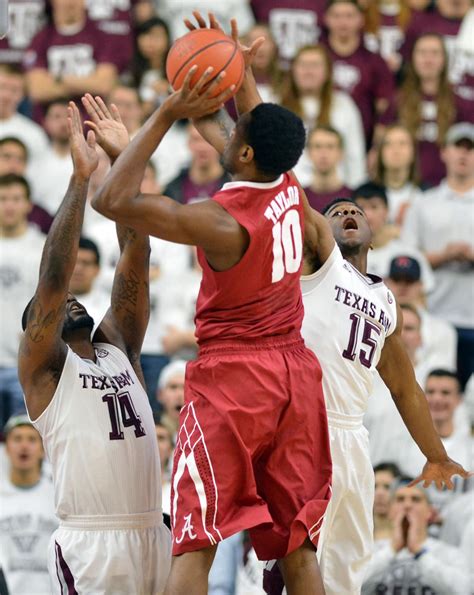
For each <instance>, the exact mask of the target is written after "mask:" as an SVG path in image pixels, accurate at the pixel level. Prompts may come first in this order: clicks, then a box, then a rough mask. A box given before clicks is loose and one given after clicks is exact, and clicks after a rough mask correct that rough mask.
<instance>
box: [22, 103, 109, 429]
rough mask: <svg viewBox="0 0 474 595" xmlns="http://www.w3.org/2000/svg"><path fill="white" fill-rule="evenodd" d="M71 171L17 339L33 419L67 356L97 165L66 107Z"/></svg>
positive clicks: (90, 140) (75, 113) (72, 110)
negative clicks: (72, 294)
mask: <svg viewBox="0 0 474 595" xmlns="http://www.w3.org/2000/svg"><path fill="white" fill-rule="evenodd" d="M69 136H70V141H71V154H72V158H73V162H74V173H73V175H72V177H71V181H70V183H69V188H68V190H67V192H66V195H65V197H64V199H63V202H62V203H61V206H60V207H59V210H58V212H57V214H56V217H55V218H54V222H53V225H52V226H51V229H50V231H49V234H48V237H47V239H46V243H45V245H44V249H43V256H42V259H41V266H40V272H39V281H38V286H37V289H36V293H35V295H34V296H33V299H32V301H31V306H30V308H29V313H28V316H27V321H26V330H25V333H24V335H23V337H22V340H21V343H20V350H19V356H18V373H19V378H20V382H21V384H22V387H23V390H24V393H25V398H26V402H27V405H28V410H29V412H30V415H31V416H32V418H37V417H38V416H39V415H40V414H41V413H42V412H43V411H44V409H45V408H46V407H47V405H48V403H49V401H50V400H51V398H52V396H53V394H54V391H55V389H56V386H57V382H58V379H59V375H60V373H61V371H62V368H63V366H64V361H65V358H66V354H67V347H66V344H65V343H64V342H63V340H62V339H61V333H62V328H63V324H64V316H65V310H66V303H67V300H68V287H69V281H70V279H71V275H72V273H73V270H74V266H75V264H76V257H77V251H78V247H79V236H80V233H81V228H82V223H83V219H84V208H85V204H86V198H87V188H88V184H89V178H90V176H91V174H92V172H93V171H94V170H95V169H96V167H97V164H98V157H97V153H96V150H95V138H94V133H93V132H92V131H90V132H89V134H88V136H87V141H86V139H85V138H84V135H83V132H82V124H81V118H80V115H79V110H78V109H77V107H76V106H75V105H74V104H73V103H70V105H69Z"/></svg>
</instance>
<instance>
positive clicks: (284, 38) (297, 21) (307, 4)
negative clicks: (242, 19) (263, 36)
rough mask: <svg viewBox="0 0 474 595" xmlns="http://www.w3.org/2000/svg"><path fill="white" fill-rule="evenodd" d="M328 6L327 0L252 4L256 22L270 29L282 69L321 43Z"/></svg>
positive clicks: (264, 0)
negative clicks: (303, 50)
mask: <svg viewBox="0 0 474 595" xmlns="http://www.w3.org/2000/svg"><path fill="white" fill-rule="evenodd" d="M325 5H326V0H251V6H252V9H253V12H254V14H255V20H256V21H258V22H260V23H268V25H269V27H270V31H271V32H272V35H273V38H274V39H275V41H276V43H277V46H278V53H279V56H280V60H281V66H282V67H283V68H285V69H288V68H289V67H290V63H291V60H293V58H294V57H295V56H296V53H297V51H298V50H299V49H300V48H301V47H303V46H305V45H316V44H317V43H318V42H319V41H320V39H321V34H322V30H323V16H324V7H325Z"/></svg>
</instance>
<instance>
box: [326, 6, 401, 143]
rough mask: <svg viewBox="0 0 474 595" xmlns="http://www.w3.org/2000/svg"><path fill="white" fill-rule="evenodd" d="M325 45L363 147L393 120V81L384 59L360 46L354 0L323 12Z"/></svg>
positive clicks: (359, 14) (359, 15)
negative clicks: (358, 119)
mask: <svg viewBox="0 0 474 595" xmlns="http://www.w3.org/2000/svg"><path fill="white" fill-rule="evenodd" d="M325 23H326V26H327V28H328V31H329V33H328V39H327V46H328V49H329V54H330V56H331V58H332V61H333V67H334V84H335V86H336V87H337V88H338V89H341V90H342V91H345V92H346V93H348V94H349V95H350V96H351V97H352V99H353V100H354V101H355V103H356V105H357V107H358V108H359V110H360V112H361V115H362V121H363V123H364V132H365V140H366V146H367V148H369V147H370V146H371V144H372V138H373V137H374V133H375V137H374V138H375V139H377V138H378V136H379V135H380V131H381V128H383V126H384V125H386V124H390V123H391V122H392V121H393V119H394V109H393V96H394V92H395V81H394V77H393V75H392V73H391V72H390V70H389V69H388V66H387V65H386V64H385V62H384V60H383V59H382V58H381V57H380V56H379V55H377V54H374V53H372V52H370V51H369V50H368V49H366V48H365V47H364V45H363V43H362V30H363V27H364V17H363V14H362V11H361V9H360V7H359V5H358V4H357V2H356V0H330V1H329V4H328V7H327V9H326V15H325Z"/></svg>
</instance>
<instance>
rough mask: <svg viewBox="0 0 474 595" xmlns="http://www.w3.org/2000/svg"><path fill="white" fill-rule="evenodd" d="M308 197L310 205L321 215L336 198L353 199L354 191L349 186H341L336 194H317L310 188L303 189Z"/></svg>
mask: <svg viewBox="0 0 474 595" xmlns="http://www.w3.org/2000/svg"><path fill="white" fill-rule="evenodd" d="M303 190H304V191H305V193H306V196H307V197H308V202H309V204H310V205H311V206H312V207H313V209H315V210H316V211H319V212H320V213H321V212H322V210H323V209H324V207H325V206H326V205H328V204H329V203H330V202H332V201H333V200H335V199H336V198H352V190H351V189H350V188H348V187H347V186H341V187H340V188H338V189H337V190H335V191H334V192H315V191H314V190H311V188H310V187H309V186H308V187H307V188H303Z"/></svg>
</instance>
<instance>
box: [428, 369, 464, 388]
mask: <svg viewBox="0 0 474 595" xmlns="http://www.w3.org/2000/svg"><path fill="white" fill-rule="evenodd" d="M432 377H435V378H446V377H447V378H452V379H453V380H455V381H456V384H457V387H458V390H459V391H460V390H461V382H460V381H459V376H458V375H457V373H456V372H453V370H447V369H446V368H435V369H434V370H431V372H430V373H429V374H428V376H427V377H426V380H428V378H432Z"/></svg>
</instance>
